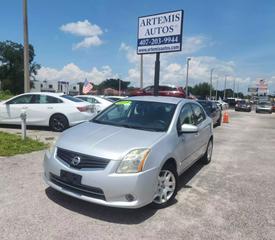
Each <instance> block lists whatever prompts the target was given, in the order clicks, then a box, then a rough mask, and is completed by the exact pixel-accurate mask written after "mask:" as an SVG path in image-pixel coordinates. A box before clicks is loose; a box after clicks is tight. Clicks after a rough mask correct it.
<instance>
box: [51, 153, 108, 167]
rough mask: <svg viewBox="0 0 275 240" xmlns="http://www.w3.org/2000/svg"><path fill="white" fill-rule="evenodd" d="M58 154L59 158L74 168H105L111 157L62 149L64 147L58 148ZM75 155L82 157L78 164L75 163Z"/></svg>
mask: <svg viewBox="0 0 275 240" xmlns="http://www.w3.org/2000/svg"><path fill="white" fill-rule="evenodd" d="M56 155H57V157H58V159H60V160H62V161H64V162H66V163H67V164H69V165H70V166H71V167H72V168H76V169H81V168H96V169H104V168H105V167H106V166H107V165H108V163H109V162H110V160H109V159H105V158H99V157H94V156H89V155H85V154H82V153H77V152H73V151H70V150H66V149H62V148H57V154H56ZM75 157H79V158H80V162H79V163H78V164H77V165H76V164H73V159H74V158H75Z"/></svg>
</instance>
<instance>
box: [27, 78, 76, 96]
mask: <svg viewBox="0 0 275 240" xmlns="http://www.w3.org/2000/svg"><path fill="white" fill-rule="evenodd" d="M31 91H32V92H63V93H65V94H70V95H77V94H79V92H80V87H79V84H77V83H70V82H68V81H57V82H56V81H47V80H44V81H37V80H36V81H33V87H32V89H31Z"/></svg>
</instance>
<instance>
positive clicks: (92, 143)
mask: <svg viewBox="0 0 275 240" xmlns="http://www.w3.org/2000/svg"><path fill="white" fill-rule="evenodd" d="M165 134H166V133H165V132H152V131H143V130H136V129H131V128H124V127H117V126H111V125H103V124H97V123H93V122H85V123H82V124H79V125H77V126H75V127H72V128H70V129H68V130H66V131H65V132H63V133H62V135H61V136H60V138H59V139H58V141H57V143H56V145H57V147H60V148H63V149H68V150H71V151H74V152H79V153H83V154H87V155H91V156H97V157H102V158H108V159H112V160H120V159H121V158H122V157H123V156H125V154H127V153H128V152H129V151H130V150H132V149H136V148H149V147H151V146H152V145H153V144H154V143H156V142H157V141H158V139H160V138H161V137H162V136H164V135H165Z"/></svg>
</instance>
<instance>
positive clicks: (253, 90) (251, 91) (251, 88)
mask: <svg viewBox="0 0 275 240" xmlns="http://www.w3.org/2000/svg"><path fill="white" fill-rule="evenodd" d="M248 92H249V93H255V94H256V93H257V92H258V88H255V87H249V88H248Z"/></svg>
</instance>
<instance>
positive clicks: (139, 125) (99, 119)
mask: <svg viewBox="0 0 275 240" xmlns="http://www.w3.org/2000/svg"><path fill="white" fill-rule="evenodd" d="M175 109H176V105H175V104H170V103H160V102H146V101H131V100H121V101H118V102H116V103H114V104H113V105H112V106H111V107H109V108H107V109H106V110H105V111H103V112H101V113H100V114H99V115H97V116H96V117H95V118H94V119H92V120H91V121H92V122H95V123H100V124H107V125H115V126H121V127H127V128H134V129H141V130H146V131H161V132H162V131H167V129H168V127H169V125H170V122H171V120H172V117H173V115H174V112H175Z"/></svg>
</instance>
